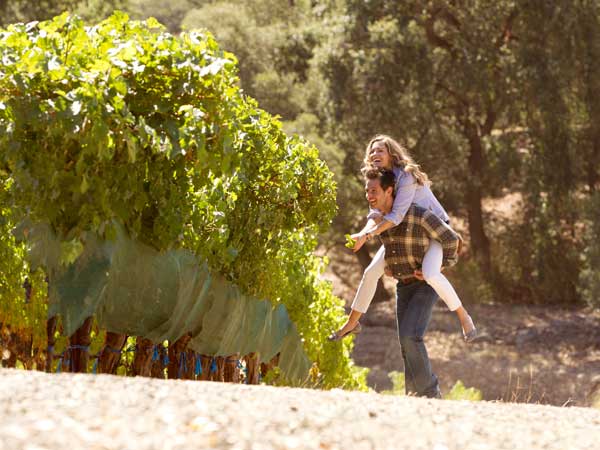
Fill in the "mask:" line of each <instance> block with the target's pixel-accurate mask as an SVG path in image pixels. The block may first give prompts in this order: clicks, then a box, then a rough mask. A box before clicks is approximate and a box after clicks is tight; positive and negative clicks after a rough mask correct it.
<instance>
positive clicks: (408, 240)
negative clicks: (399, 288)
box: [379, 203, 462, 283]
mask: <svg viewBox="0 0 600 450" xmlns="http://www.w3.org/2000/svg"><path fill="white" fill-rule="evenodd" d="M379 238H380V239H381V242H382V243H383V245H384V246H385V264H386V266H387V267H388V268H389V269H390V270H391V272H392V275H393V277H394V278H397V279H398V280H400V281H401V282H403V283H409V282H412V281H414V280H416V278H415V277H414V274H413V273H414V271H415V270H416V269H421V264H422V262H423V257H424V256H425V252H427V249H428V248H429V240H430V239H435V240H436V241H439V242H440V243H441V244H442V249H443V252H444V259H443V262H442V266H444V267H449V266H453V265H454V264H456V262H457V261H458V251H459V249H460V245H461V241H462V239H461V237H460V235H459V234H458V233H456V232H455V231H454V230H453V229H452V228H450V226H449V225H448V224H447V223H446V222H444V221H443V220H442V219H440V218H439V217H438V216H436V215H435V214H434V213H432V212H430V211H428V210H427V209H425V208H421V207H420V206H418V205H416V204H414V203H413V204H412V205H411V206H410V208H408V211H407V212H406V215H405V216H404V220H403V221H402V223H400V225H397V226H395V227H394V228H390V229H389V230H387V231H384V232H383V233H381V234H380V235H379Z"/></svg>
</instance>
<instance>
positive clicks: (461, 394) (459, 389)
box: [444, 380, 483, 402]
mask: <svg viewBox="0 0 600 450" xmlns="http://www.w3.org/2000/svg"><path fill="white" fill-rule="evenodd" d="M482 398H483V394H482V393H481V391H480V390H479V389H475V388H472V387H471V388H467V387H465V385H464V384H463V382H462V381H460V380H458V381H457V382H456V383H455V384H454V386H453V387H452V389H451V390H450V392H448V393H447V394H446V395H444V399H445V400H469V401H471V402H479V401H481V399H482Z"/></svg>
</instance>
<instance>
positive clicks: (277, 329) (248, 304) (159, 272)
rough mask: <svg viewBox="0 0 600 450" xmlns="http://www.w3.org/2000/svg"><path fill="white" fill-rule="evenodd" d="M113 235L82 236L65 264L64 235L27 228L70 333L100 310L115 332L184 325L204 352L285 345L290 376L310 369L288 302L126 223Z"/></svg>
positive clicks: (171, 335)
mask: <svg viewBox="0 0 600 450" xmlns="http://www.w3.org/2000/svg"><path fill="white" fill-rule="evenodd" d="M116 228H117V236H116V238H115V239H113V240H110V241H100V240H98V239H96V238H95V237H94V236H93V235H91V234H88V235H85V236H82V239H81V241H82V243H83V250H82V252H81V254H80V255H79V257H78V258H77V260H76V261H75V262H73V263H72V264H69V265H61V264H60V253H61V251H60V247H61V243H60V241H59V240H58V239H57V238H56V236H55V235H54V233H53V232H52V230H51V229H50V227H48V226H39V225H38V226H35V227H31V228H28V242H29V243H30V245H31V253H30V255H31V256H30V259H31V263H32V265H34V267H35V266H38V265H40V266H43V267H44V268H45V269H46V271H47V272H48V273H49V274H50V278H51V280H52V282H51V283H50V289H49V296H50V305H49V315H50V316H53V315H56V314H58V315H60V316H61V318H62V324H63V327H64V332H65V334H67V335H71V334H73V333H74V332H75V330H76V329H77V328H79V327H80V326H81V325H82V323H83V321H84V320H85V319H86V318H87V317H89V316H91V315H95V316H96V320H97V322H98V325H100V326H101V327H103V328H105V329H107V330H111V331H113V332H118V333H124V334H128V335H133V336H144V337H146V338H148V339H151V340H152V341H154V342H162V341H164V340H169V341H170V342H174V341H176V340H177V339H179V338H180V337H181V336H182V335H183V334H184V333H190V334H191V336H192V339H191V341H190V343H189V344H188V347H189V348H191V349H192V350H195V351H196V352H198V353H201V354H207V355H216V356H227V355H232V354H235V353H239V354H242V355H245V354H249V353H252V352H258V354H259V355H260V358H261V360H262V362H268V361H269V360H270V359H271V358H272V357H273V356H275V355H276V354H277V353H280V358H279V367H280V368H281V369H282V371H283V372H284V373H285V374H286V376H287V377H288V378H290V379H292V380H302V379H303V378H305V377H306V376H307V374H308V370H309V369H310V362H309V360H308V358H307V357H306V354H305V353H304V350H303V347H302V342H301V340H300V336H299V335H298V333H297V331H296V327H295V326H294V325H293V324H292V322H291V321H290V319H289V317H288V314H287V311H286V308H285V307H284V306H283V305H278V306H273V305H272V304H271V303H270V302H268V301H266V300H262V301H261V300H258V299H255V298H252V297H249V296H247V295H244V294H242V293H241V291H240V289H239V288H238V287H237V286H235V285H233V284H232V283H230V282H228V281H227V280H225V279H224V278H223V277H221V276H217V275H212V274H211V273H210V271H209V269H208V267H207V265H206V263H202V262H200V261H199V259H198V257H197V256H195V255H194V254H192V253H191V252H190V251H188V250H183V249H179V250H170V251H167V252H158V251H157V250H155V249H153V248H152V247H150V246H148V245H144V244H142V243H140V242H135V241H134V240H132V239H130V238H129V237H128V236H127V234H126V233H125V231H124V230H123V229H122V228H121V227H118V226H117V227H116Z"/></svg>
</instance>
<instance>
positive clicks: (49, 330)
mask: <svg viewBox="0 0 600 450" xmlns="http://www.w3.org/2000/svg"><path fill="white" fill-rule="evenodd" d="M57 321H58V317H57V316H54V317H50V318H49V319H48V320H47V321H46V336H47V338H48V347H47V349H46V372H48V373H50V372H52V361H53V360H54V344H56V339H55V338H54V334H55V333H56V322H57Z"/></svg>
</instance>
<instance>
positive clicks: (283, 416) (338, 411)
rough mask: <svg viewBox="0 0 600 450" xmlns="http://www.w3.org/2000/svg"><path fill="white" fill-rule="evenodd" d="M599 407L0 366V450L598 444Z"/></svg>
mask: <svg viewBox="0 0 600 450" xmlns="http://www.w3.org/2000/svg"><path fill="white" fill-rule="evenodd" d="M599 442H600V410H597V409H591V408H576V407H572V408H558V407H553V406H543V405H531V404H511V403H492V402H477V403H469V402H457V401H448V400H427V399H419V398H411V397H403V396H386V395H380V394H377V393H357V392H346V391H341V390H333V391H317V390H308V389H292V388H275V387H269V386H245V385H238V384H225V383H211V382H201V381H164V380H156V379H147V378H123V377H114V376H107V375H73V374H60V375H48V374H44V373H40V372H25V371H18V370H0V450H19V449H27V450H39V449H61V450H75V449H86V450H87V449H90V450H91V449H161V450H164V449H193V448H236V449H279V448H286V449H287V448H289V449H294V448H309V449H313V448H314V449H337V448H340V449H341V448H347V449H403V448H406V449H411V450H417V449H428V450H446V449H448V450H450V449H461V450H464V449H547V450H550V449H559V450H565V449H570V450H574V449H589V450H592V449H597V448H599V447H598V445H599Z"/></svg>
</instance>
